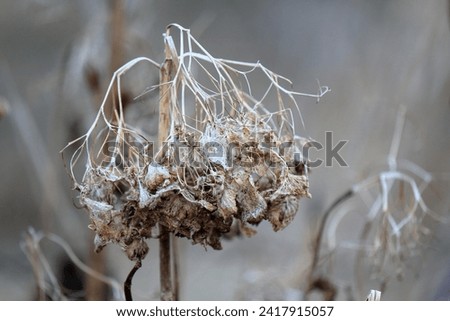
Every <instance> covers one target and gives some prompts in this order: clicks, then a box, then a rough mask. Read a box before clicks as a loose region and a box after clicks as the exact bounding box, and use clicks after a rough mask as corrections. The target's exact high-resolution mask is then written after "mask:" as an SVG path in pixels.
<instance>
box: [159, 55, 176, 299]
mask: <svg viewBox="0 0 450 321" xmlns="http://www.w3.org/2000/svg"><path fill="white" fill-rule="evenodd" d="M169 54H170V53H169V50H168V49H167V48H166V60H165V62H164V64H163V65H162V66H161V71H160V89H159V90H160V92H159V95H160V101H159V128H158V145H159V148H160V150H162V149H163V146H164V141H165V140H166V139H167V137H168V136H169V120H170V117H169V112H170V83H169V81H170V74H171V69H172V61H171V59H170V57H169ZM159 259H160V265H159V269H160V271H159V273H160V284H161V300H162V301H171V300H174V294H173V285H172V267H171V263H170V261H171V260H170V232H169V231H168V229H167V227H166V226H164V225H163V224H159Z"/></svg>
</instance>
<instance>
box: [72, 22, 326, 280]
mask: <svg viewBox="0 0 450 321" xmlns="http://www.w3.org/2000/svg"><path fill="white" fill-rule="evenodd" d="M172 29H175V30H176V31H178V34H177V36H178V42H179V45H178V48H177V47H176V46H175V40H174V38H173V37H172V35H171V31H172ZM164 44H165V51H166V61H165V63H164V64H163V65H162V66H161V65H160V64H158V63H156V62H154V61H153V60H151V59H148V58H144V57H141V58H136V59H134V60H132V61H130V62H128V63H127V64H125V65H124V66H122V67H121V68H119V69H118V70H117V71H116V72H115V73H114V76H113V78H112V80H111V83H110V85H109V87H108V90H107V92H106V95H105V98H104V99H103V102H102V104H101V106H100V109H99V112H98V114H97V116H96V118H95V120H94V122H93V124H92V126H91V127H90V128H89V130H88V132H87V133H86V134H85V135H83V136H82V137H80V138H78V139H76V140H74V141H72V142H70V143H69V144H68V145H67V146H72V145H76V146H77V149H76V151H75V153H74V154H73V155H72V156H71V157H70V161H69V163H68V170H69V173H70V176H71V177H72V179H73V182H74V188H75V189H76V190H78V191H79V199H80V203H81V204H82V205H83V206H84V207H85V208H86V209H87V210H88V212H89V214H90V220H91V224H90V225H89V228H91V229H92V230H94V231H95V233H96V236H95V245H96V249H97V251H100V250H101V249H102V248H103V247H104V246H105V245H107V244H108V243H111V242H112V243H117V244H119V245H120V246H121V248H122V249H123V251H124V252H125V253H126V255H127V256H128V258H129V259H130V260H133V261H136V262H137V264H138V265H140V261H141V260H142V259H143V258H144V257H145V256H146V254H147V252H148V250H149V248H148V245H147V243H146V242H145V240H146V239H148V238H151V237H157V236H159V237H163V236H164V235H165V233H166V232H167V233H170V234H173V235H175V236H180V237H186V238H188V239H190V240H192V242H193V243H194V244H202V245H203V246H210V247H212V248H214V249H221V247H222V246H221V238H222V236H224V235H226V234H227V233H228V232H229V231H230V229H231V227H232V225H235V226H238V228H239V229H240V230H241V232H242V233H244V234H247V235H250V234H252V233H254V232H253V229H251V228H250V227H249V225H257V224H258V223H260V222H261V221H262V220H267V221H269V222H270V223H271V224H272V227H273V229H274V230H275V231H278V230H281V229H283V228H284V227H286V226H287V225H288V224H289V223H290V222H291V221H292V219H293V218H294V216H295V214H296V212H297V209H298V202H299V199H300V198H301V197H305V196H309V192H308V176H307V164H306V160H305V159H303V158H302V157H296V155H297V156H298V155H300V156H301V148H302V145H301V144H302V142H303V141H304V139H302V138H301V137H299V136H298V135H297V134H296V130H295V129H296V125H295V121H301V115H300V111H299V108H298V105H297V103H296V100H295V96H309V97H314V98H316V99H319V98H320V97H322V96H323V95H324V94H325V93H326V92H327V91H328V88H326V87H321V88H320V92H319V93H318V94H317V95H309V94H302V93H298V92H294V91H292V90H289V89H287V87H290V86H291V83H290V82H289V80H287V79H286V78H284V77H282V76H280V75H277V74H275V73H273V72H272V71H270V70H268V69H267V68H265V67H264V66H263V65H261V64H260V63H243V62H238V61H232V60H225V59H217V58H214V57H213V56H212V55H210V54H209V53H208V52H207V51H206V50H205V49H204V48H203V47H202V46H201V45H200V43H198V42H197V41H196V40H195V39H194V38H193V37H192V36H191V34H190V31H189V30H188V29H185V28H183V27H181V26H179V25H171V26H169V27H168V29H167V33H166V34H164ZM143 63H146V64H150V65H152V66H154V68H155V72H157V73H160V72H161V74H162V77H161V82H160V83H159V84H156V85H154V86H149V87H148V90H146V91H144V92H142V93H141V94H140V95H139V97H142V96H144V95H147V94H149V93H150V92H152V91H155V90H158V89H159V92H160V103H159V106H160V129H159V136H160V137H159V138H160V139H159V141H160V144H158V145H157V146H155V145H156V144H154V141H153V140H154V138H152V137H147V136H146V135H145V128H136V127H133V126H132V125H130V124H128V123H127V122H126V119H125V115H124V111H123V100H122V90H121V88H122V87H121V82H122V77H123V76H124V75H125V74H126V73H127V72H129V71H130V69H131V68H133V67H134V66H136V65H137V64H143ZM255 74H257V76H255ZM253 77H255V78H253ZM257 77H259V78H257ZM151 78H152V77H151V75H150V76H149V79H151ZM262 80H265V81H266V85H265V86H266V87H265V90H264V91H263V92H262V93H261V95H259V96H258V95H256V94H254V87H257V86H256V85H255V84H254V82H255V81H258V82H260V81H262ZM111 96H112V97H116V98H117V99H110V97H111ZM136 98H138V97H136ZM111 101H112V102H116V101H117V104H118V106H117V107H118V108H116V109H115V110H116V112H115V113H114V114H113V115H108V114H107V113H106V112H105V111H106V110H107V107H108V106H107V103H108V102H111ZM149 108H151V106H149ZM153 108H154V107H153ZM161 124H162V125H161ZM166 130H167V135H166V134H164V133H163V132H164V131H166ZM286 146H287V147H286ZM155 147H156V152H155V153H153V149H154V148H155ZM287 150H289V152H287ZM78 164H82V165H83V166H85V171H84V174H83V176H82V177H81V178H78V177H76V175H75V167H76V166H77V165H78ZM138 265H136V266H138ZM130 283H131V280H130Z"/></svg>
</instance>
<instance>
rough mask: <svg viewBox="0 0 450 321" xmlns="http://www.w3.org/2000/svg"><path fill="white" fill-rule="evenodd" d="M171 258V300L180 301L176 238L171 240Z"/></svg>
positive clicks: (178, 260)
mask: <svg viewBox="0 0 450 321" xmlns="http://www.w3.org/2000/svg"><path fill="white" fill-rule="evenodd" d="M172 257H173V299H174V300H175V301H178V300H179V299H180V277H179V263H180V259H179V252H178V240H177V238H176V237H174V238H173V239H172Z"/></svg>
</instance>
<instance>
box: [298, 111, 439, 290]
mask: <svg viewBox="0 0 450 321" xmlns="http://www.w3.org/2000/svg"><path fill="white" fill-rule="evenodd" d="M405 114H406V108H405V107H404V106H401V107H400V109H399V113H398V117H397V122H396V126H395V132H394V135H393V139H392V143H391V147H390V151H389V155H388V159H387V160H388V168H387V169H386V170H384V171H380V172H379V173H377V174H376V175H374V176H370V177H368V178H366V179H364V180H363V181H361V182H359V183H357V184H355V185H353V186H352V188H351V189H350V190H349V191H347V192H346V193H344V194H343V195H341V196H340V197H338V198H337V199H336V200H335V202H333V204H332V205H331V206H330V207H329V208H328V210H327V211H326V212H325V214H324V216H323V218H322V219H321V223H320V227H319V230H318V233H317V236H316V239H315V243H314V253H313V260H312V264H311V268H310V272H309V276H308V282H309V285H308V288H307V290H306V293H307V294H309V293H311V292H312V291H313V290H319V291H321V292H323V289H321V288H320V287H317V285H316V284H317V280H326V282H328V283H330V284H331V285H332V283H331V281H330V280H329V279H328V278H326V277H324V276H323V275H321V273H320V269H319V265H320V264H321V263H323V261H324V260H323V259H324V256H323V255H322V254H321V250H322V247H323V245H326V248H327V254H326V256H328V258H329V256H332V255H333V253H335V251H336V250H337V248H339V247H346V248H351V249H354V250H356V251H357V252H358V254H357V258H356V262H355V272H356V274H357V280H356V281H357V288H358V291H359V292H362V291H363V289H362V288H361V287H362V280H363V276H362V275H361V273H362V272H363V271H366V269H365V268H364V267H363V261H364V260H368V261H369V268H370V270H371V271H372V276H373V277H374V278H375V279H377V280H379V282H380V288H382V289H383V291H384V289H385V287H386V282H387V280H388V279H389V278H390V277H391V276H392V274H393V273H392V268H393V269H394V270H393V271H394V274H395V275H396V276H397V277H398V278H401V277H402V275H403V273H404V271H405V270H406V269H405V264H406V263H407V262H408V260H409V259H411V258H412V257H414V256H416V255H418V254H419V253H420V249H421V248H422V246H421V245H423V243H424V241H425V239H424V238H425V237H426V236H429V235H431V230H430V228H429V227H428V226H429V224H427V221H426V219H427V218H431V219H432V220H435V221H438V222H445V218H444V217H441V216H439V215H438V214H437V213H434V212H433V211H432V210H431V209H430V208H429V206H428V205H427V204H426V203H425V201H424V198H423V193H424V191H425V190H426V189H427V188H429V186H430V183H431V181H432V180H433V176H432V175H431V173H429V172H428V171H426V170H425V169H423V168H421V167H420V166H419V165H417V164H414V163H412V162H411V161H408V160H398V159H397V155H398V150H399V148H400V142H401V136H402V132H403V127H404V122H405ZM356 196H358V197H360V198H361V199H362V200H363V202H364V204H365V206H366V207H367V208H366V209H364V210H362V211H361V210H356V212H357V213H361V214H363V215H364V221H365V223H364V224H363V227H362V230H361V232H360V237H359V240H358V241H357V243H353V242H350V241H348V240H341V239H340V240H337V237H336V235H337V229H338V227H339V225H340V224H341V223H342V222H343V221H344V219H345V216H346V215H348V214H350V213H352V212H354V211H355V210H354V209H352V208H351V207H349V206H346V205H347V203H348V200H349V199H350V198H352V197H356Z"/></svg>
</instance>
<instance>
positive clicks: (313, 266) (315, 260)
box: [305, 189, 354, 297]
mask: <svg viewBox="0 0 450 321" xmlns="http://www.w3.org/2000/svg"><path fill="white" fill-rule="evenodd" d="M353 194H354V193H353V189H350V190H348V191H347V192H345V193H344V194H342V195H341V196H340V197H338V198H337V199H336V200H335V201H334V202H333V204H331V206H330V207H328V209H327V210H326V211H325V214H324V215H323V217H322V219H321V221H320V226H319V230H318V231H317V236H316V239H315V240H314V254H313V259H312V263H311V268H310V271H309V275H308V289H307V290H306V294H305V296H306V297H308V294H309V293H310V292H311V291H312V290H314V289H315V288H316V286H315V284H316V281H317V280H316V278H315V277H314V272H315V270H316V268H317V265H318V264H319V258H320V245H321V244H322V237H323V233H324V231H325V226H326V224H327V221H328V218H329V217H330V214H331V213H332V212H333V210H334V209H335V208H336V207H338V206H339V205H340V204H341V203H343V202H344V201H346V200H347V199H349V198H350V197H352V196H353Z"/></svg>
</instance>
